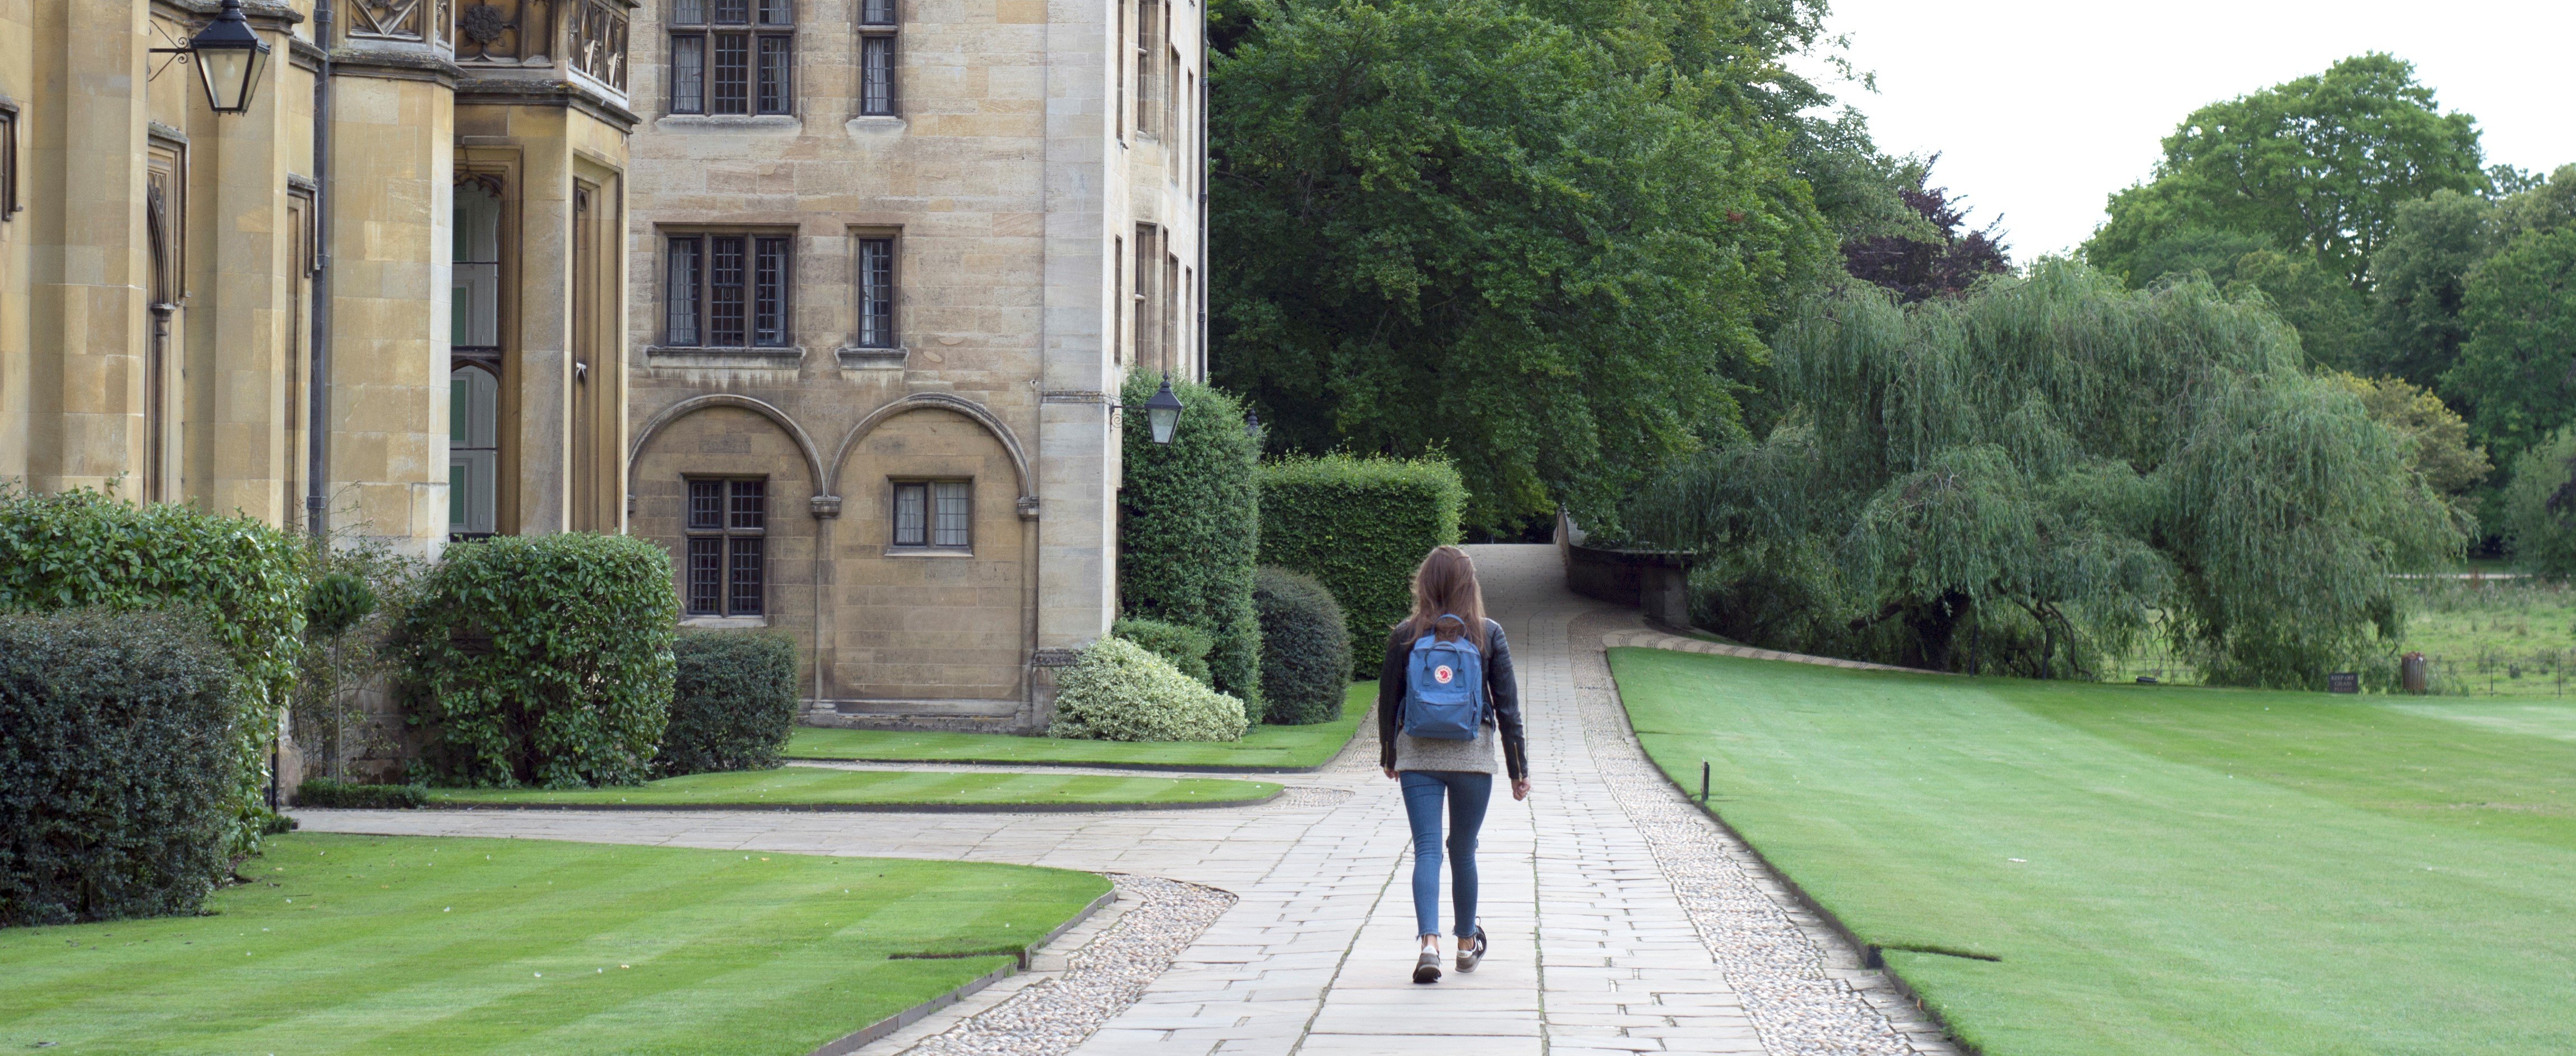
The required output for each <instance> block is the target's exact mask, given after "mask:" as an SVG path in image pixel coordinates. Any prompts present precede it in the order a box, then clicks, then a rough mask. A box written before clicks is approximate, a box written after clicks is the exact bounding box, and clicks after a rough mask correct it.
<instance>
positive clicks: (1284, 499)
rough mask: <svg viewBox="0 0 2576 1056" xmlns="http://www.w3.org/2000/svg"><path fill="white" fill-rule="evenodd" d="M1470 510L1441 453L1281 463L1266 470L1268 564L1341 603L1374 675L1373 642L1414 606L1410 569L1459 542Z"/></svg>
mask: <svg viewBox="0 0 2576 1056" xmlns="http://www.w3.org/2000/svg"><path fill="white" fill-rule="evenodd" d="M1466 506H1467V485H1466V483H1465V482H1464V481H1462V480H1460V479H1459V476H1458V470H1457V469H1456V467H1453V466H1451V465H1450V464H1449V463H1448V462H1446V461H1442V460H1440V459H1434V458H1423V459H1397V458H1386V457H1378V456H1372V457H1366V458H1362V457H1356V456H1351V455H1326V456H1324V457H1322V458H1304V457H1294V456H1292V457H1288V458H1282V459H1278V460H1276V461H1273V462H1270V463H1267V464H1265V465H1263V466H1262V467H1261V563H1262V564H1265V565H1278V566H1280V567H1282V568H1286V569H1290V570H1293V571H1297V572H1303V573H1305V574H1307V575H1310V576H1313V577H1315V578H1316V579H1318V580H1321V581H1322V582H1323V584H1324V586H1325V587H1326V588H1327V589H1330V590H1331V591H1332V592H1333V597H1334V599H1336V600H1338V601H1340V602H1341V603H1342V615H1343V617H1344V619H1345V620H1347V621H1348V623H1349V626H1350V630H1351V643H1352V645H1353V647H1354V648H1353V652H1354V653H1355V654H1356V655H1354V656H1353V657H1352V660H1353V661H1354V662H1355V663H1358V664H1362V665H1365V666H1366V667H1367V668H1368V669H1369V671H1374V670H1376V667H1377V660H1378V658H1377V657H1374V656H1371V655H1368V654H1369V653H1370V652H1371V650H1369V649H1368V648H1366V646H1368V645H1371V644H1374V643H1379V642H1383V641H1385V640H1386V633H1387V629H1388V628H1391V627H1393V626H1395V624H1396V623H1397V622H1398V621H1400V620H1402V619H1404V617H1405V614H1406V613H1408V612H1410V611H1412V608H1413V570H1414V569H1415V568H1416V567H1418V566H1420V565H1421V564H1422V558H1423V555H1426V554H1429V553H1430V552H1431V548H1432V547H1435V546H1452V545H1456V543H1457V542H1458V519H1459V516H1460V513H1461V511H1463V510H1465V509H1466ZM1361 673H1362V674H1367V673H1368V672H1361Z"/></svg>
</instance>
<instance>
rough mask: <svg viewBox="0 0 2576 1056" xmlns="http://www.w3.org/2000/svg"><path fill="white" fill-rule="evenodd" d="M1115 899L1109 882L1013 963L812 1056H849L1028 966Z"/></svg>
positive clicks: (834, 1041)
mask: <svg viewBox="0 0 2576 1056" xmlns="http://www.w3.org/2000/svg"><path fill="white" fill-rule="evenodd" d="M1116 901H1118V888H1117V887H1115V886H1112V887H1111V888H1110V889H1109V890H1107V891H1104V892H1101V894H1100V897H1098V898H1095V899H1092V900H1091V904H1090V905H1087V906H1084V907H1082V911H1081V912H1078V913H1075V914H1074V915H1073V916H1071V917H1067V918H1065V921H1064V923H1062V924H1058V925H1056V928H1055V930H1054V931H1050V932H1047V933H1046V937H1045V938H1042V939H1039V940H1038V941H1036V942H1032V943H1030V944H1028V945H1026V946H1023V947H1020V955H1019V959H1018V961H1017V962H1016V963H1013V964H1006V965H1003V966H1001V967H999V968H995V969H993V970H992V971H989V972H986V973H984V974H982V975H979V976H976V977H975V978H973V979H969V980H967V981H965V982H964V983H961V984H959V985H958V986H957V988H956V989H954V990H950V991H949V992H947V993H944V994H941V995H939V996H937V997H934V998H931V999H930V1000H928V1001H924V1002H922V1003H920V1004H918V1005H914V1006H912V1007H911V1008H907V1009H904V1010H903V1011H901V1012H897V1013H895V1014H893V1015H891V1016H887V1017H886V1018H884V1019H880V1020H878V1021H876V1022H874V1023H870V1024H868V1025H867V1026H865V1027H861V1028H859V1029H858V1030H855V1031H852V1032H850V1033H848V1034H844V1035H841V1036H840V1037H838V1038H834V1039H832V1040H831V1041H829V1042H826V1043H824V1045H823V1046H822V1047H821V1048H818V1049H815V1050H814V1052H813V1056H849V1054H850V1053H854V1052H857V1051H859V1050H860V1049H862V1048H865V1047H867V1045H868V1044H869V1043H870V1042H874V1041H877V1040H878V1039H881V1038H885V1037H887V1036H889V1035H892V1034H893V1033H894V1032H896V1031H898V1030H902V1029H903V1028H905V1027H908V1026H911V1025H913V1024H914V1023H918V1022H920V1021H921V1020H923V1019H925V1018H927V1017H928V1016H929V1015H930V1014H931V1013H933V1012H937V1011H939V1010H940V1009H943V1008H946V1007H948V1006H950V1005H953V1004H956V1003H957V1002H959V1001H962V1000H965V999H966V998H967V997H968V996H970V995H972V994H974V993H975V992H976V991H978V990H982V989H984V988H985V987H988V986H991V985H993V984H995V983H998V982H1001V981H1002V980H1004V979H1008V978H1010V977H1011V976H1013V975H1015V974H1017V973H1018V972H1019V971H1020V970H1021V969H1023V968H1026V967H1028V966H1029V958H1030V957H1032V956H1035V955H1036V953H1037V951H1039V950H1041V949H1044V948H1045V947H1046V945H1047V944H1048V943H1051V942H1054V941H1055V940H1057V939H1058V938H1061V937H1063V935H1064V933H1065V932H1068V931H1072V930H1073V929H1074V927H1075V926H1076V925H1079V924H1081V923H1082V922H1083V921H1086V920H1089V919H1091V915H1092V914H1094V913H1097V912H1100V911H1101V909H1103V908H1105V907H1107V906H1108V905H1109V904H1110V903H1112V902H1116Z"/></svg>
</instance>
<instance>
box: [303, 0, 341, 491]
mask: <svg viewBox="0 0 2576 1056" xmlns="http://www.w3.org/2000/svg"><path fill="white" fill-rule="evenodd" d="M334 6H337V5H336V0H319V2H317V3H315V4H314V5H313V43H315V44H317V45H320V46H321V49H322V66H321V69H320V70H318V71H316V72H315V73H314V75H313V230H314V235H315V238H314V241H316V242H318V243H320V244H319V245H318V246H316V247H315V249H314V254H313V356H312V360H313V361H312V372H313V374H312V377H311V378H310V379H309V380H308V381H307V383H306V385H305V395H306V396H307V398H308V399H309V401H310V403H311V407H310V409H309V410H308V411H307V412H306V415H305V419H304V423H305V424H304V439H305V444H304V446H305V469H304V479H305V495H304V523H305V525H306V526H307V527H308V528H310V529H311V530H312V532H313V538H314V540H315V541H316V542H322V541H327V540H329V539H330V538H331V526H330V515H331V511H330V494H331V493H330V484H329V481H330V476H331V46H332V40H331V9H332V8H333V7H334Z"/></svg>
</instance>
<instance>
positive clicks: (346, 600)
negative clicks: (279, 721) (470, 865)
mask: <svg viewBox="0 0 2576 1056" xmlns="http://www.w3.org/2000/svg"><path fill="white" fill-rule="evenodd" d="M305 568H306V570H307V573H308V574H309V575H310V576H311V577H312V579H313V590H312V592H311V593H310V594H309V595H307V597H306V599H305V604H304V611H305V620H304V643H303V649H302V651H301V653H300V654H299V655H298V657H297V660H296V669H297V670H296V680H295V694H294V707H293V708H292V710H291V711H290V713H289V717H290V718H291V719H292V722H293V730H294V734H295V747H296V749H297V750H298V751H300V752H302V753H303V756H304V773H305V774H306V775H307V776H309V777H325V778H331V779H333V780H338V781H348V780H350V779H351V776H352V775H351V771H352V770H353V769H356V767H355V765H354V764H356V763H357V761H358V760H360V759H362V758H366V757H369V756H373V757H375V758H376V759H378V760H390V759H392V758H394V757H397V756H399V755H400V754H401V747H402V746H401V744H400V743H399V738H400V728H399V726H398V725H395V724H392V723H387V722H385V721H383V719H384V716H383V715H382V713H381V712H380V711H379V712H376V713H373V714H371V713H370V709H369V707H368V703H369V701H370V699H371V698H375V697H377V696H378V695H379V693H380V691H381V689H382V688H383V687H384V686H385V685H386V684H387V682H388V681H390V680H391V677H392V675H393V674H394V657H393V656H392V655H391V652H390V651H389V650H387V649H386V648H385V645H386V643H387V642H388V641H389V640H390V639H391V637H392V634H393V631H394V629H395V628H396V627H397V626H398V625H399V624H400V623H401V619H400V614H401V613H402V612H403V610H404V608H405V607H406V606H407V604H408V601H407V599H409V598H410V596H411V594H412V591H413V589H414V588H415V587H417V586H418V585H419V580H420V577H421V575H422V574H423V573H424V572H425V571H426V570H427V568H428V563H427V562H425V561H422V560H421V559H419V558H415V557H411V556H408V555H404V554H399V553H396V552H394V550H393V549H392V548H391V547H390V546H389V545H387V543H386V541H384V540H381V539H373V538H368V537H365V536H356V535H352V536H348V537H344V538H341V539H337V540H333V541H332V542H330V543H328V544H324V543H320V542H315V543H312V544H309V545H308V546H307V547H306V549H305Z"/></svg>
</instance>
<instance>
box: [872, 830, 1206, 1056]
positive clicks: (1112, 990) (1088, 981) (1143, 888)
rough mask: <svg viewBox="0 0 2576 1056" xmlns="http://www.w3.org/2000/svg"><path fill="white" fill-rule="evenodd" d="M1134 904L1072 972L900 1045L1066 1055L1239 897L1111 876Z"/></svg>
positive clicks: (945, 1055)
mask: <svg viewBox="0 0 2576 1056" xmlns="http://www.w3.org/2000/svg"><path fill="white" fill-rule="evenodd" d="M1110 881H1111V882H1112V883H1115V884H1117V885H1118V897H1119V898H1120V899H1122V900H1127V901H1131V902H1133V903H1134V904H1133V905H1132V906H1131V907H1130V908H1128V909H1127V910H1126V912H1125V913H1124V914H1123V915H1121V916H1120V917H1119V918H1118V920H1117V922H1115V923H1113V924H1111V925H1109V927H1108V928H1107V929H1106V930H1104V931H1102V932H1101V933H1100V934H1099V935H1097V936H1095V937H1093V938H1092V940H1091V941H1090V942H1088V943H1085V944H1084V945H1083V946H1082V948H1081V949H1078V950H1075V951H1074V952H1073V953H1072V954H1071V955H1070V956H1069V957H1068V958H1067V961H1066V966H1065V970H1064V971H1063V972H1062V973H1061V974H1058V975H1056V976H1055V977H1054V978H1051V979H1042V980H1039V981H1037V982H1034V983H1031V984H1029V985H1028V986H1025V987H1022V988H1021V989H1020V991H1019V992H1018V993H1015V994H1012V995H1011V996H1010V997H1009V998H1007V999H1004V1000H1003V1001H1002V1002H1001V1003H1000V1004H997V1005H994V1006H993V1007H991V1008H988V1009H985V1010H984V1011H982V1012H979V1013H976V1014H975V1015H973V1016H970V1017H967V1018H966V1019H965V1020H964V1021H963V1022H960V1023H958V1024H957V1025H955V1026H953V1027H950V1028H948V1029H947V1030H945V1031H942V1032H940V1033H938V1034H933V1035H931V1036H930V1037H927V1038H924V1039H922V1040H920V1041H918V1042H916V1043H914V1044H913V1045H912V1046H911V1047H909V1048H906V1049H903V1050H901V1051H902V1052H903V1053H906V1054H908V1056H1062V1054H1064V1053H1068V1052H1072V1051H1073V1049H1074V1047H1075V1046H1078V1045H1080V1044H1082V1042H1083V1039H1085V1038H1088V1037H1090V1036H1091V1034H1092V1032H1093V1031H1095V1030H1098V1029H1100V1026H1101V1024H1103V1023H1107V1022H1109V1021H1110V1019H1112V1018H1113V1017H1115V1016H1117V1015H1118V1013H1120V1012H1124V1011H1126V1010H1127V1006H1129V1005H1132V1004H1135V1003H1136V999H1137V998H1140V997H1143V996H1144V995H1145V988H1146V987H1147V986H1149V985H1151V984H1152V983H1153V981H1154V979H1155V977H1156V976H1159V975H1161V974H1163V971H1164V969H1167V968H1170V967H1171V966H1172V960H1173V958H1175V957H1177V956H1179V954H1180V952H1181V951H1182V950H1184V949H1187V948H1188V947H1189V945H1190V943H1192V942H1195V941H1197V940H1198V937H1199V934H1200V933H1201V932H1204V931H1206V930H1207V927H1208V925H1209V924H1212V923H1215V921H1216V918H1217V917H1218V916H1219V915H1221V914H1223V913H1224V912H1225V911H1226V910H1227V909H1228V908H1231V907H1232V906H1233V905H1234V903H1235V896H1234V895H1232V894H1229V893H1227V892H1224V891H1219V890H1217V889H1215V888H1212V887H1201V886H1199V885H1197V884H1185V883H1181V882H1179V881H1177V880H1165V879H1161V878H1158V877H1150V876H1137V875H1133V874H1126V873H1112V874H1110Z"/></svg>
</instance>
